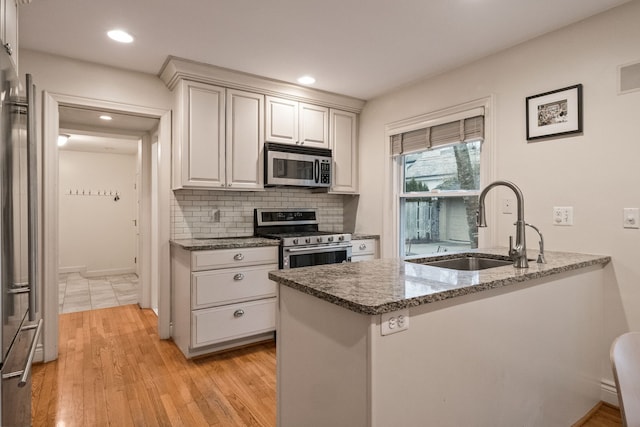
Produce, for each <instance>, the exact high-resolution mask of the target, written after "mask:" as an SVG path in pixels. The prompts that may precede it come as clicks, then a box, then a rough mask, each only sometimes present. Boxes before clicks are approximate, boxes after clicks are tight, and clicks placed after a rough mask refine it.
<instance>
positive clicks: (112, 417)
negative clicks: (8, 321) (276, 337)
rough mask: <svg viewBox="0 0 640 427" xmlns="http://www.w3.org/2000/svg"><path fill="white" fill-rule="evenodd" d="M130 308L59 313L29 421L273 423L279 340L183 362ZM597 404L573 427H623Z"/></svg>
mask: <svg viewBox="0 0 640 427" xmlns="http://www.w3.org/2000/svg"><path fill="white" fill-rule="evenodd" d="M156 322H157V321H156V317H155V314H154V313H153V312H152V311H151V310H141V309H139V308H138V307H137V306H136V305H127V306H121V307H113V308H107V309H101V310H92V311H84V312H78V313H69V314H62V315H60V351H59V358H58V360H56V361H54V362H50V363H46V364H38V365H34V369H33V425H34V426H36V427H39V426H46V427H49V426H61V427H74V426H92V427H93V426H118V427H120V426H189V427H191V426H224V427H231V426H255V427H267V426H275V420H276V397H275V396H276V348H275V343H273V342H270V343H265V344H259V345H256V346H253V347H247V348H244V349H240V350H234V351H231V352H227V353H223V354H219V355H216V356H210V357H206V358H201V359H197V360H194V361H187V360H186V359H185V358H184V356H183V355H182V353H180V351H179V350H178V349H177V347H176V346H175V345H173V343H172V342H171V341H161V340H159V339H158V336H157V333H156V330H157V328H156ZM621 425H622V421H621V418H620V411H619V410H618V408H614V407H611V406H608V405H606V404H605V405H600V406H598V407H596V408H594V410H593V411H592V412H590V413H589V414H587V415H585V417H584V419H583V420H580V421H579V422H578V423H576V424H575V425H574V426H581V427H617V426H621Z"/></svg>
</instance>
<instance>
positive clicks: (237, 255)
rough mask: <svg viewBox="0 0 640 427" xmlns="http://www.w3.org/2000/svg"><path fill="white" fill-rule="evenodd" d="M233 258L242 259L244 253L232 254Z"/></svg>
mask: <svg viewBox="0 0 640 427" xmlns="http://www.w3.org/2000/svg"><path fill="white" fill-rule="evenodd" d="M233 259H235V260H236V261H242V260H243V259H244V255H242V254H235V255H234V256H233Z"/></svg>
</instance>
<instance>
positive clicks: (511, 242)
mask: <svg viewBox="0 0 640 427" xmlns="http://www.w3.org/2000/svg"><path fill="white" fill-rule="evenodd" d="M509 256H510V257H512V256H513V236H509Z"/></svg>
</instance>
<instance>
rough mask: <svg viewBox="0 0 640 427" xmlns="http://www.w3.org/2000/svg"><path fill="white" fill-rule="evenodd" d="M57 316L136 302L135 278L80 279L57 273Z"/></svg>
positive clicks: (133, 276)
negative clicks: (58, 314)
mask: <svg viewBox="0 0 640 427" xmlns="http://www.w3.org/2000/svg"><path fill="white" fill-rule="evenodd" d="M58 290H59V303H60V309H59V313H73V312H76V311H86V310H94V309H96V308H107V307H116V306H118V305H126V304H135V303H137V302H138V276H137V275H136V274H121V275H117V276H102V277H83V276H82V275H81V274H80V273H60V275H59V286H58Z"/></svg>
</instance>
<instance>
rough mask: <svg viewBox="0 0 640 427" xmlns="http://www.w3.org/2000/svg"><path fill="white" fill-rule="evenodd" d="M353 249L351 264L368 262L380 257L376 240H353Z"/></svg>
mask: <svg viewBox="0 0 640 427" xmlns="http://www.w3.org/2000/svg"><path fill="white" fill-rule="evenodd" d="M351 247H352V249H351V262H358V261H367V260H370V259H377V258H378V257H379V256H378V240H376V239H361V240H360V239H355V240H351Z"/></svg>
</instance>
